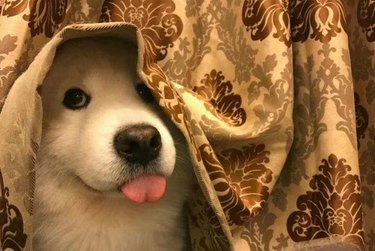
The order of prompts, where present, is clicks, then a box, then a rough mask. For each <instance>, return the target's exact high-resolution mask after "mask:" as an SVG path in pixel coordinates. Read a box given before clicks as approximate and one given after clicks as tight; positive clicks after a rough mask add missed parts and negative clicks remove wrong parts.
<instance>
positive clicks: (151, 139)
mask: <svg viewBox="0 0 375 251" xmlns="http://www.w3.org/2000/svg"><path fill="white" fill-rule="evenodd" d="M161 146H162V142H161V136H160V133H159V131H158V130H157V129H156V128H155V127H153V126H150V125H134V126H131V127H127V128H126V129H124V130H122V131H120V132H118V133H117V135H116V136H115V138H114V147H115V149H116V151H117V153H118V154H119V155H120V156H121V157H122V158H124V159H126V160H127V161H128V162H132V163H140V164H143V165H145V164H147V163H148V162H150V161H151V160H153V159H155V158H156V157H158V155H159V152H160V148H161Z"/></svg>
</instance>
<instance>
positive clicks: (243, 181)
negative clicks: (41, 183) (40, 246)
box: [0, 0, 372, 251]
mask: <svg viewBox="0 0 375 251" xmlns="http://www.w3.org/2000/svg"><path fill="white" fill-rule="evenodd" d="M304 4H305V3H302V2H301V3H299V2H298V3H294V2H293V3H289V2H288V1H283V2H282V3H281V2H280V3H274V4H269V1H266V0H262V1H258V2H257V3H255V2H254V3H252V2H251V1H245V2H244V3H241V2H240V1H228V2H225V1H209V2H207V3H205V2H199V3H193V2H191V1H190V2H189V1H187V2H181V3H180V2H178V3H177V1H170V0H163V1H131V0H130V1H127V0H108V1H104V3H103V4H98V3H94V2H93V1H86V0H83V1H77V2H75V3H68V2H66V1H60V2H58V3H57V2H56V3H48V2H45V3H42V1H39V0H37V1H30V2H29V1H27V0H21V1H13V2H7V1H6V2H5V3H2V4H1V3H0V10H1V15H0V66H1V67H0V170H1V173H0V174H1V175H0V189H1V191H0V192H1V203H0V207H1V208H0V212H2V213H1V214H0V215H1V216H0V220H1V221H2V222H3V223H2V225H1V226H2V237H1V238H2V239H1V240H0V241H1V244H2V248H3V249H6V248H12V249H14V250H22V249H31V248H32V243H31V236H32V232H33V226H32V215H33V214H32V212H33V191H34V188H35V186H37V185H38V184H35V179H34V169H33V168H34V166H35V162H36V154H37V152H38V148H39V146H40V140H41V134H42V128H41V125H42V119H43V112H42V109H43V107H42V105H41V100H40V95H39V91H40V88H43V87H42V86H41V83H42V82H43V80H44V77H45V76H46V74H47V72H48V71H49V69H50V67H51V64H52V62H53V59H54V55H55V52H56V48H57V47H58V46H59V45H61V44H62V43H64V42H66V41H68V40H71V39H77V38H82V37H86V38H93V37H113V38H118V39H123V40H124V41H130V42H131V43H134V44H136V45H137V47H138V73H139V75H140V76H141V77H142V78H143V79H144V80H145V82H146V84H147V85H148V87H149V88H150V89H151V90H152V92H153V95H154V97H155V99H156V100H157V102H158V104H159V105H160V107H162V109H163V110H164V112H165V114H167V116H168V117H169V118H170V120H172V121H173V122H174V123H175V124H176V125H177V126H178V128H179V129H180V130H181V131H182V133H183V134H184V136H185V138H186V140H187V142H188V145H189V151H190V155H191V158H192V162H193V166H194V172H195V176H196V179H197V181H198V183H199V187H196V189H195V190H194V194H193V199H192V200H191V201H189V210H188V211H189V212H188V215H189V224H188V227H189V233H190V241H191V246H192V249H193V250H241V251H242V250H251V251H252V250H269V249H275V250H294V248H299V247H303V248H309V247H311V248H313V247H316V246H322V247H325V248H326V247H328V246H329V245H335V244H337V243H341V244H347V245H349V246H350V247H352V246H351V245H354V246H355V247H358V248H363V247H364V245H365V242H364V232H363V225H362V209H361V207H362V199H361V188H360V187H361V184H360V179H359V167H358V151H357V143H361V144H360V146H361V147H362V151H365V153H367V155H366V154H364V155H363V158H364V160H363V163H372V162H371V158H370V157H368V156H370V155H371V154H370V152H369V150H363V149H367V148H363V147H364V146H365V144H364V143H362V142H361V139H363V138H364V137H365V136H364V135H365V132H366V130H367V129H368V128H370V127H369V116H368V113H367V112H366V109H365V108H364V106H362V105H361V104H362V103H361V102H363V100H370V99H371V94H366V95H360V94H361V93H362V94H363V93H364V92H363V91H362V92H360V94H358V93H355V97H356V99H355V100H354V95H353V93H354V91H353V78H352V75H351V72H352V70H353V69H354V70H353V75H354V78H357V79H361V77H358V74H359V73H358V70H356V69H357V68H352V67H358V64H357V65H356V64H355V62H356V61H355V60H356V59H357V58H356V56H355V55H354V56H352V55H351V54H349V50H350V48H349V47H348V37H349V42H350V37H351V36H353V34H352V33H353V31H352V30H354V29H356V30H358V31H357V32H359V30H360V29H359V28H358V29H357V27H355V25H354V24H353V27H352V28H351V30H349V29H348V23H347V22H346V19H345V17H346V14H345V13H344V12H343V3H341V2H340V1H331V2H330V4H323V3H320V4H316V3H315V2H314V1H312V2H309V3H306V5H309V6H302V5H304ZM291 5H292V6H291ZM288 6H289V7H288ZM353 6H354V4H348V6H347V9H348V10H350V13H356V11H353V10H354V9H355V8H354V7H353ZM305 7H306V8H305ZM362 7H363V6H362ZM362 7H361V8H362ZM367 7H368V6H367ZM358 8H359V7H358ZM363 8H364V7H363ZM368 8H369V7H368ZM307 10H308V11H309V13H305V12H306V11H307ZM317 13H318V14H319V15H318V14H317ZM315 14H316V15H315ZM350 15H354V14H350ZM296 16H304V17H305V18H302V19H301V20H300V19H299V18H295V17H296ZM323 16H324V18H323ZM291 19H292V20H293V22H290V20H291ZM305 19H306V20H305ZM316 19H319V20H316ZM360 20H362V21H361V24H360V25H361V27H362V28H363V29H366V27H365V26H366V25H365V23H366V22H364V21H363V20H364V17H363V18H362V19H360ZM98 21H100V22H101V23H97V22H98ZM82 22H84V24H74V23H82ZM8 23H9V24H12V25H9V26H6V24H8ZM70 24H73V25H70ZM314 24H316V25H314ZM291 25H292V27H291ZM318 26H319V27H320V28H318ZM14 27H17V29H14ZM368 27H370V26H368ZM368 27H367V28H368ZM18 28H19V30H18ZM366 34H367V35H368V34H369V33H366ZM348 35H349V36H348ZM355 37H360V39H362V40H363V41H365V40H366V39H367V40H368V39H371V38H367V37H366V36H365V35H363V36H362V35H360V34H356V35H355ZM362 40H361V41H362ZM354 44H355V43H354ZM364 47H365V46H364ZM361 48H362V47H361ZM363 54H366V53H361V55H363ZM367 54H369V53H367ZM351 57H353V62H352V64H353V65H354V66H351ZM366 60H367V61H368V64H369V65H371V62H372V61H371V59H368V58H367V59H366ZM367 61H366V62H367ZM366 76H367V75H366ZM366 76H364V77H366ZM368 78H370V77H368ZM355 80H356V79H355ZM369 88H370V87H369ZM369 88H367V89H369ZM367 89H366V90H367ZM369 93H371V92H369ZM365 96H366V97H365ZM354 101H355V102H354ZM355 108H357V110H358V109H359V110H360V111H361V112H360V113H358V114H359V115H357V119H360V120H361V121H364V122H363V123H362V124H361V125H360V126H359V127H358V126H357V132H356V124H355V119H356V117H355ZM358 116H359V117H358ZM366 142H368V143H367V144H369V146H371V142H372V141H371V140H369V141H366ZM365 147H366V146H365ZM361 156H362V155H361ZM366 156H367V157H366ZM366 165H367V164H366ZM368 165H369V166H370V165H371V164H368ZM366 170H367V169H365V171H366ZM367 171H368V170H367ZM368 172H369V171H368ZM366 189H367V190H368V191H370V190H371V189H369V188H368V187H366ZM367 190H366V191H367ZM367 194H370V193H369V192H368V193H367ZM366 198H367V197H366ZM366 203H367V202H366ZM34 206H35V205H34ZM73 220H74V219H73ZM298 243H303V244H301V245H300V244H298ZM341 244H340V245H341ZM354 246H353V248H355V247H354Z"/></svg>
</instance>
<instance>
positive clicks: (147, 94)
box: [136, 82, 155, 103]
mask: <svg viewBox="0 0 375 251" xmlns="http://www.w3.org/2000/svg"><path fill="white" fill-rule="evenodd" d="M136 89H137V92H138V94H139V96H141V98H142V99H143V100H144V101H146V102H147V103H150V102H153V101H155V98H154V95H153V94H152V92H151V90H150V89H149V88H148V87H147V85H146V84H145V83H142V82H141V83H139V84H137V87H136Z"/></svg>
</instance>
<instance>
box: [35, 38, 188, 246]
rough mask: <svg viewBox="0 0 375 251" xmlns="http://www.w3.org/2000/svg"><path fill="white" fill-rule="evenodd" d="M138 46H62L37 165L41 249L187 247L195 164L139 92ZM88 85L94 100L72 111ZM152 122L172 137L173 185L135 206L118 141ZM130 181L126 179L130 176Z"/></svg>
mask: <svg viewBox="0 0 375 251" xmlns="http://www.w3.org/2000/svg"><path fill="white" fill-rule="evenodd" d="M136 62H137V51H136V48H135V47H134V46H131V45H129V44H126V43H124V42H121V41H119V40H114V39H104V38H101V39H76V40H72V41H70V42H66V43H65V44H64V45H63V46H62V47H61V48H60V49H59V50H58V52H57V55H56V58H55V60H54V63H53V66H52V68H51V70H50V72H49V73H48V74H47V77H46V79H45V81H44V84H43V87H42V99H43V107H44V121H43V136H42V143H41V149H40V151H39V153H38V160H37V169H36V193H35V215H34V222H33V225H34V231H35V234H34V238H33V245H34V248H35V250H41V251H43V250H54V251H60V250H61V251H63V250H64V251H65V250H71V251H74V250H106V251H110V250H116V251H121V250H129V251H133V250H183V249H184V247H185V244H186V242H187V236H186V234H185V232H186V227H187V226H186V225H185V223H184V212H183V208H184V203H185V201H186V199H187V197H188V195H189V193H190V191H191V187H192V184H193V182H192V180H193V176H192V168H191V163H190V159H189V156H188V150H187V148H186V145H185V143H183V142H184V140H183V137H182V136H181V134H180V133H179V132H178V130H177V129H176V128H174V126H173V125H172V124H171V123H170V122H168V121H167V120H166V119H165V118H164V117H163V115H162V114H161V113H160V111H158V109H157V108H155V107H156V105H153V106H150V105H148V104H145V103H144V102H143V100H142V99H141V98H140V97H139V96H138V94H137V93H136V91H135V86H134V85H135V83H136V82H137V74H136ZM72 87H81V88H84V89H85V90H87V91H88V93H89V94H90V95H91V97H92V101H91V103H90V104H89V106H88V107H87V108H85V109H83V110H80V111H71V110H68V109H66V108H65V107H64V106H63V105H62V100H63V97H64V93H65V91H66V90H67V89H69V88H72ZM137 123H147V124H150V125H152V126H154V127H156V128H157V129H158V130H159V132H160V134H161V137H162V143H163V146H162V150H161V153H160V155H161V156H160V159H159V162H158V168H159V169H160V170H159V171H160V172H161V173H163V174H165V175H166V176H169V177H168V179H167V191H166V194H165V195H164V197H163V198H162V199H161V200H160V201H158V202H155V203H144V204H139V205H136V204H133V203H132V202H130V201H128V200H127V199H126V198H124V196H123V195H122V194H121V193H120V192H119V191H117V190H116V184H117V183H116V182H118V180H119V179H121V177H119V175H120V174H119V170H120V169H121V168H125V169H126V166H125V167H124V166H123V165H124V164H123V163H122V162H121V161H120V160H119V157H118V156H117V155H116V153H115V151H114V149H113V145H112V141H113V137H114V135H115V133H116V132H117V130H118V129H119V128H121V127H123V126H126V125H129V124H137ZM125 178H126V177H125Z"/></svg>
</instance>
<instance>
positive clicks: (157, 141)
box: [150, 133, 161, 149]
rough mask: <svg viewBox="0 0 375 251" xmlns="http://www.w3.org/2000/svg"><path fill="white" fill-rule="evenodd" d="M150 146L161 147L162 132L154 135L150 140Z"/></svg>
mask: <svg viewBox="0 0 375 251" xmlns="http://www.w3.org/2000/svg"><path fill="white" fill-rule="evenodd" d="M150 146H151V147H152V148H153V149H160V147H161V138H160V134H159V133H158V134H157V135H155V136H154V137H152V138H151V140H150Z"/></svg>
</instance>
